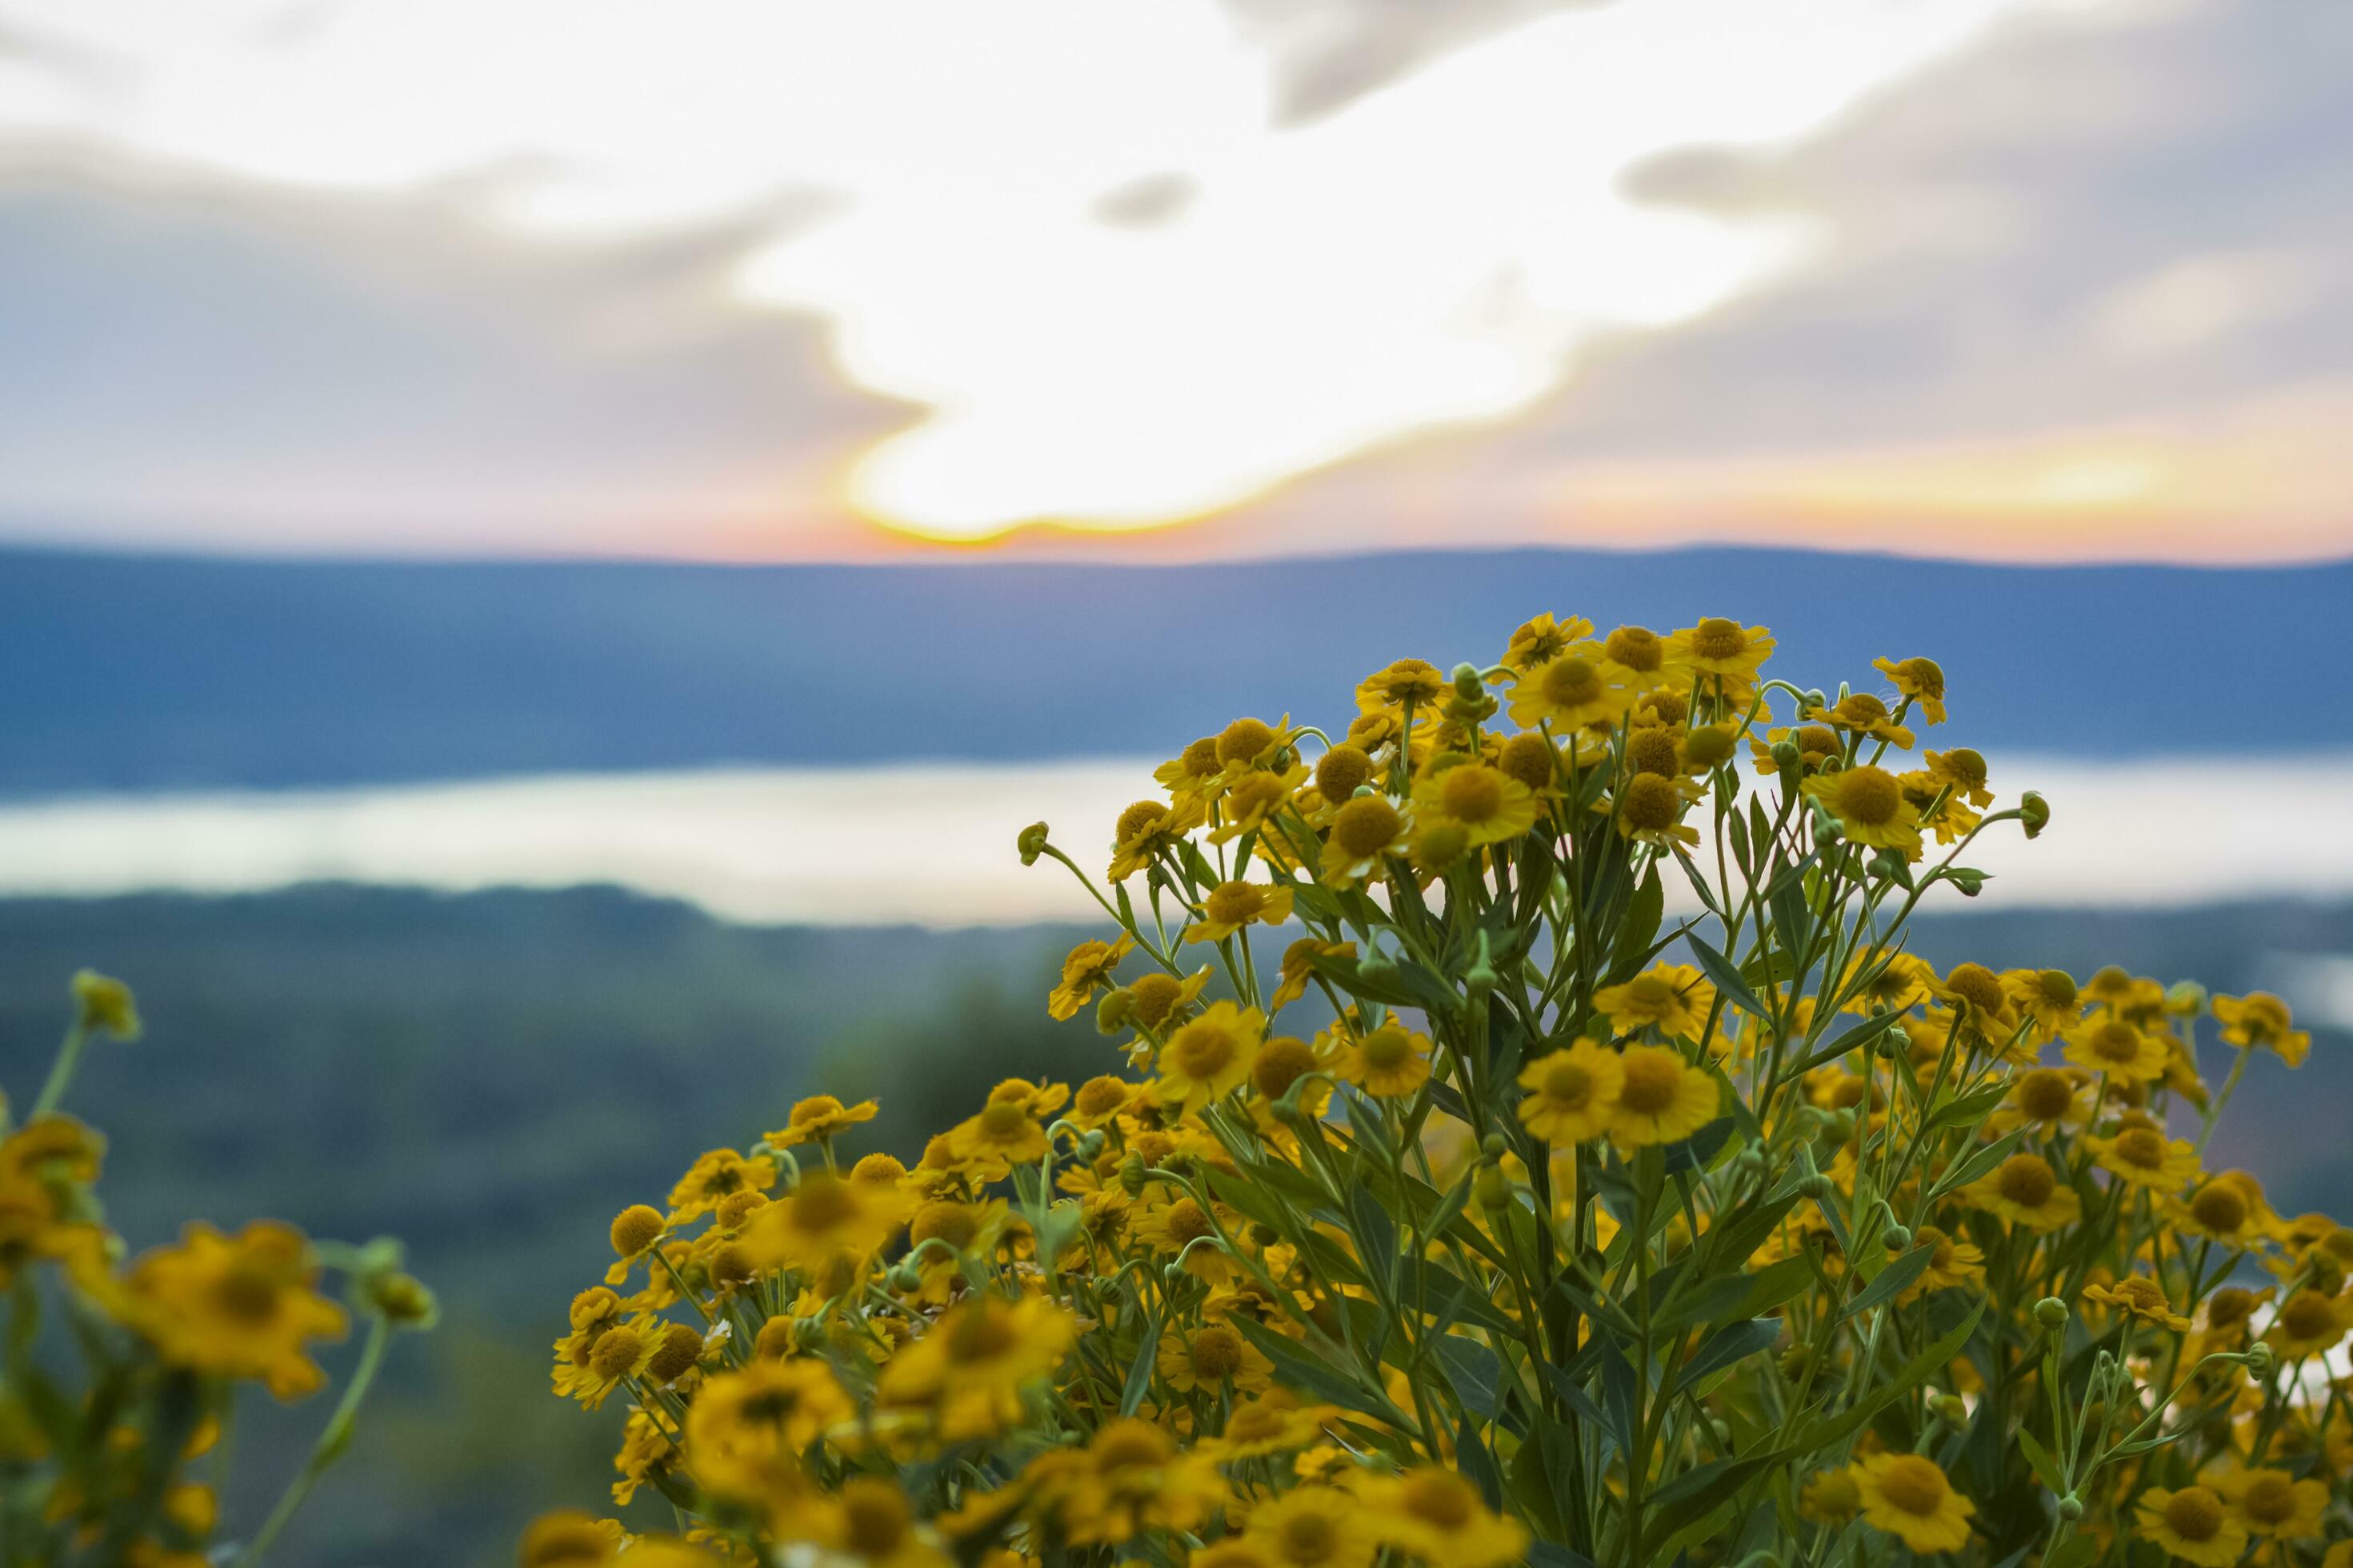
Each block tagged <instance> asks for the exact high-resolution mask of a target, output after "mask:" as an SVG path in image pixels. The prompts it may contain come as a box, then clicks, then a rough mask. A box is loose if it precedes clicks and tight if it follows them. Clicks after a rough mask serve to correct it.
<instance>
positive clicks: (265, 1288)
mask: <svg viewBox="0 0 2353 1568" xmlns="http://www.w3.org/2000/svg"><path fill="white" fill-rule="evenodd" d="M318 1280H319V1266H318V1263H317V1261H316V1260H315V1259H314V1258H313V1257H312V1256H311V1244H310V1242H309V1241H308V1240H306V1239H305V1238H304V1237H303V1236H302V1233H301V1232H300V1231H298V1230H296V1229H294V1228H293V1227H292V1226H284V1225H280V1224H278V1223H276V1222H275V1221H272V1220H256V1221H254V1222H253V1223H252V1224H251V1225H248V1226H246V1227H245V1228H244V1229H243V1230H241V1231H239V1232H237V1235H236V1236H234V1237H228V1236H224V1235H223V1234H222V1233H221V1232H219V1231H217V1230H216V1229H214V1228H213V1227H212V1226H208V1225H206V1224H203V1223H202V1222H198V1223H195V1224H193V1225H190V1226H188V1227H187V1229H186V1230H185V1231H184V1232H182V1233H181V1237H180V1240H179V1242H178V1244H177V1245H176V1246H171V1247H157V1248H155V1249H154V1250H153V1251H152V1252H149V1253H147V1254H145V1255H144V1256H142V1258H139V1260H138V1261H137V1262H135V1263H133V1264H132V1266H131V1271H130V1273H129V1275H128V1276H126V1277H125V1279H123V1280H122V1283H121V1289H120V1290H119V1291H111V1292H110V1293H109V1294H110V1296H111V1297H113V1298H114V1302H113V1304H114V1305H115V1306H116V1308H117V1310H118V1314H119V1315H120V1316H121V1318H122V1319H123V1321H126V1322H128V1323H129V1324H130V1325H131V1326H132V1328H134V1329H136V1330H138V1331H139V1332H140V1333H142V1334H143V1335H144V1336H146V1338H147V1340H148V1342H150V1343H152V1344H153V1345H154V1347H155V1352H156V1353H157V1354H158V1355H160V1356H161V1357H163V1359H164V1361H166V1362H168V1363H172V1364H173V1365H174V1366H183V1367H186V1368H188V1369H190V1370H191V1371H195V1372H200V1373H207V1374H209V1375H212V1376H216V1377H237V1378H255V1379H259V1381H261V1382H263V1383H266V1384H268V1385H269V1392H270V1393H271V1394H275V1395H277V1396H278V1397H279V1398H280V1399H293V1398H297V1397H299V1396H301V1395H302V1394H309V1393H311V1391H312V1390H314V1389H316V1388H317V1387H318V1386H319V1384H321V1383H322V1382H324V1381H325V1374H324V1373H322V1372H321V1371H320V1370H319V1367H318V1365H317V1363H314V1362H312V1361H311V1358H310V1357H309V1355H307V1354H306V1353H305V1347H306V1346H307V1345H308V1344H309V1343H310V1342H311V1341H312V1340H321V1339H337V1338H340V1337H342V1335H343V1330H344V1326H345V1321H346V1320H345V1318H344V1315H343V1309H342V1308H341V1307H338V1306H336V1305H335V1304H334V1303H333V1302H332V1301H330V1300H327V1299H326V1298H325V1297H323V1296H322V1295H320V1294H319V1293H318V1290H317V1289H316V1287H317V1285H318Z"/></svg>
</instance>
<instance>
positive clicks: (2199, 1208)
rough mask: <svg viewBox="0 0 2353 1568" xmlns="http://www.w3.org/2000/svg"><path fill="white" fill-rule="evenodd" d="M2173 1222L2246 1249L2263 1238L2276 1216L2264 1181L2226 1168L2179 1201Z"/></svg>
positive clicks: (2194, 1233)
mask: <svg viewBox="0 0 2353 1568" xmlns="http://www.w3.org/2000/svg"><path fill="white" fill-rule="evenodd" d="M2173 1223H2174V1225H2175V1226H2176V1227H2177V1228H2178V1229H2179V1230H2180V1231H2182V1232H2183V1233H2184V1234H2186V1235H2189V1236H2202V1237H2206V1238H2207V1239H2208V1240H2210V1241H2219V1242H2221V1243H2222V1244H2223V1245H2224V1246H2226V1247H2237V1248H2239V1249H2240V1250H2241V1251H2244V1250H2246V1249H2247V1248H2249V1247H2253V1246H2254V1245H2255V1243H2256V1242H2258V1241H2260V1240H2262V1239H2263V1236H2264V1235H2265V1233H2266V1232H2268V1231H2269V1230H2270V1228H2271V1226H2272V1225H2273V1224H2274V1215H2272V1213H2271V1210H2270V1206H2269V1205H2267V1204H2266V1203H2265V1202H2264V1199H2263V1184H2262V1183H2260V1182H2258V1181H2256V1180H2255V1178H2254V1177H2253V1176H2252V1175H2250V1174H2248V1173H2246V1172H2244V1171H2225V1172H2223V1173H2221V1175H2219V1176H2216V1177H2214V1178H2213V1179H2212V1180H2211V1181H2209V1182H2207V1183H2206V1184H2203V1185H2202V1186H2200V1188H2199V1189H2198V1190H2197V1191H2196V1192H2194V1193H2192V1194H2189V1200H2188V1201H2187V1202H2186V1203H2182V1204H2179V1205H2175V1207H2174V1210H2173Z"/></svg>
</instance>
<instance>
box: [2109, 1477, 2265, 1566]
mask: <svg viewBox="0 0 2353 1568" xmlns="http://www.w3.org/2000/svg"><path fill="white" fill-rule="evenodd" d="M2136 1512H2137V1516H2138V1518H2139V1521H2140V1534H2141V1539H2142V1540H2144V1541H2147V1542H2153V1543H2155V1544H2156V1545H2158V1546H2160V1547H2162V1548H2164V1549H2165V1550H2166V1551H2167V1552H2171V1553H2172V1554H2173V1555H2174V1556H2176V1557H2179V1558H2180V1559H2181V1560H2182V1561H2183V1562H2184V1563H2196V1564H2197V1565H2198V1568H2230V1565H2231V1564H2232V1563H2236V1562H2237V1561H2238V1560H2239V1553H2241V1552H2244V1551H2245V1550H2246V1549H2247V1527H2246V1526H2245V1525H2244V1524H2242V1523H2241V1522H2240V1521H2238V1520H2237V1519H2235V1518H2233V1517H2232V1515H2231V1513H2230V1511H2229V1510H2226V1509H2225V1508H2224V1507H2223V1506H2222V1500H2221V1497H2220V1496H2218V1495H2216V1493H2215V1491H2214V1489H2212V1488H2211V1487H2182V1488H2180V1489H2178V1490H2168V1489H2165V1488H2164V1487H2151V1488H2149V1489H2148V1490H2147V1491H2145V1492H2143V1493H2141V1497H2140V1506H2139V1508H2138V1509H2137V1510H2136Z"/></svg>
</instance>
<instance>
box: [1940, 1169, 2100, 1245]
mask: <svg viewBox="0 0 2353 1568" xmlns="http://www.w3.org/2000/svg"><path fill="white" fill-rule="evenodd" d="M1961 1196H1962V1197H1963V1198H1964V1199H1965V1200H1967V1201H1968V1202H1969V1203H1972V1204H1974V1205H1977V1206H1978V1208H1980V1209H1983V1210H1984V1211H1985V1212H1986V1213H1988V1214H1990V1215H1997V1216H1998V1217H2000V1218H2002V1219H2006V1220H2009V1221H2010V1222H2011V1223H2012V1224H2015V1225H2022V1226H2025V1227H2026V1228H2027V1229H2029V1230H2036V1231H2049V1230H2056V1229H2058V1228H2059V1227H2060V1226H2063V1225H2073V1223H2074V1222H2075V1221H2076V1220H2077V1219H2078V1218H2080V1217H2081V1216H2082V1215H2083V1212H2084V1200H2083V1199H2082V1198H2081V1197H2080V1196H2078V1195H2077V1194H2076V1192H2075V1189H2074V1188H2073V1187H2071V1186H2069V1185H2067V1184H2065V1183H2063V1182H2062V1181H2060V1179H2059V1173H2057V1172H2056V1171H2053V1170H2052V1168H2051V1162H2050V1161H2048V1160H2045V1159H2044V1158H2043V1157H2042V1155H2040V1154H2012V1155H2011V1156H2010V1158H2009V1159H2007V1160H2004V1161H2003V1162H2002V1163H2000V1164H1999V1165H1997V1166H1995V1167H1994V1168H1993V1169H1992V1170H1991V1171H1989V1172H1988V1173H1986V1174H1985V1175H1983V1176H1980V1177H1979V1178H1978V1180H1976V1181H1974V1182H1971V1183H1970V1184H1968V1186H1966V1187H1963V1188H1962V1189H1961Z"/></svg>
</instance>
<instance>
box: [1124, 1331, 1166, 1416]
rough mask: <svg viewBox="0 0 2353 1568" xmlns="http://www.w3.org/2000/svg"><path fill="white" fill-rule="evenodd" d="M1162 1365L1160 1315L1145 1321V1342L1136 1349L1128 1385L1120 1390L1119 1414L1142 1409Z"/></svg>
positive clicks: (1128, 1372)
mask: <svg viewBox="0 0 2353 1568" xmlns="http://www.w3.org/2000/svg"><path fill="white" fill-rule="evenodd" d="M1159 1364H1160V1317H1159V1314H1158V1313H1154V1314H1153V1315H1152V1316H1150V1317H1147V1318H1145V1320H1144V1342H1143V1343H1142V1344H1141V1345H1138V1346H1137V1347H1136V1351H1135V1361H1134V1364H1132V1365H1130V1366H1129V1367H1128V1369H1127V1385H1126V1386H1125V1387H1124V1388H1123V1389H1121V1390H1120V1394H1119V1413H1120V1414H1121V1415H1134V1414H1135V1413H1136V1411H1137V1410H1138V1409H1139V1408H1141V1407H1142V1405H1143V1404H1144V1395H1145V1393H1146V1392H1147V1391H1149V1390H1150V1388H1151V1387H1152V1373H1153V1371H1154V1369H1155V1368H1156V1367H1157V1366H1158V1365H1159Z"/></svg>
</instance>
